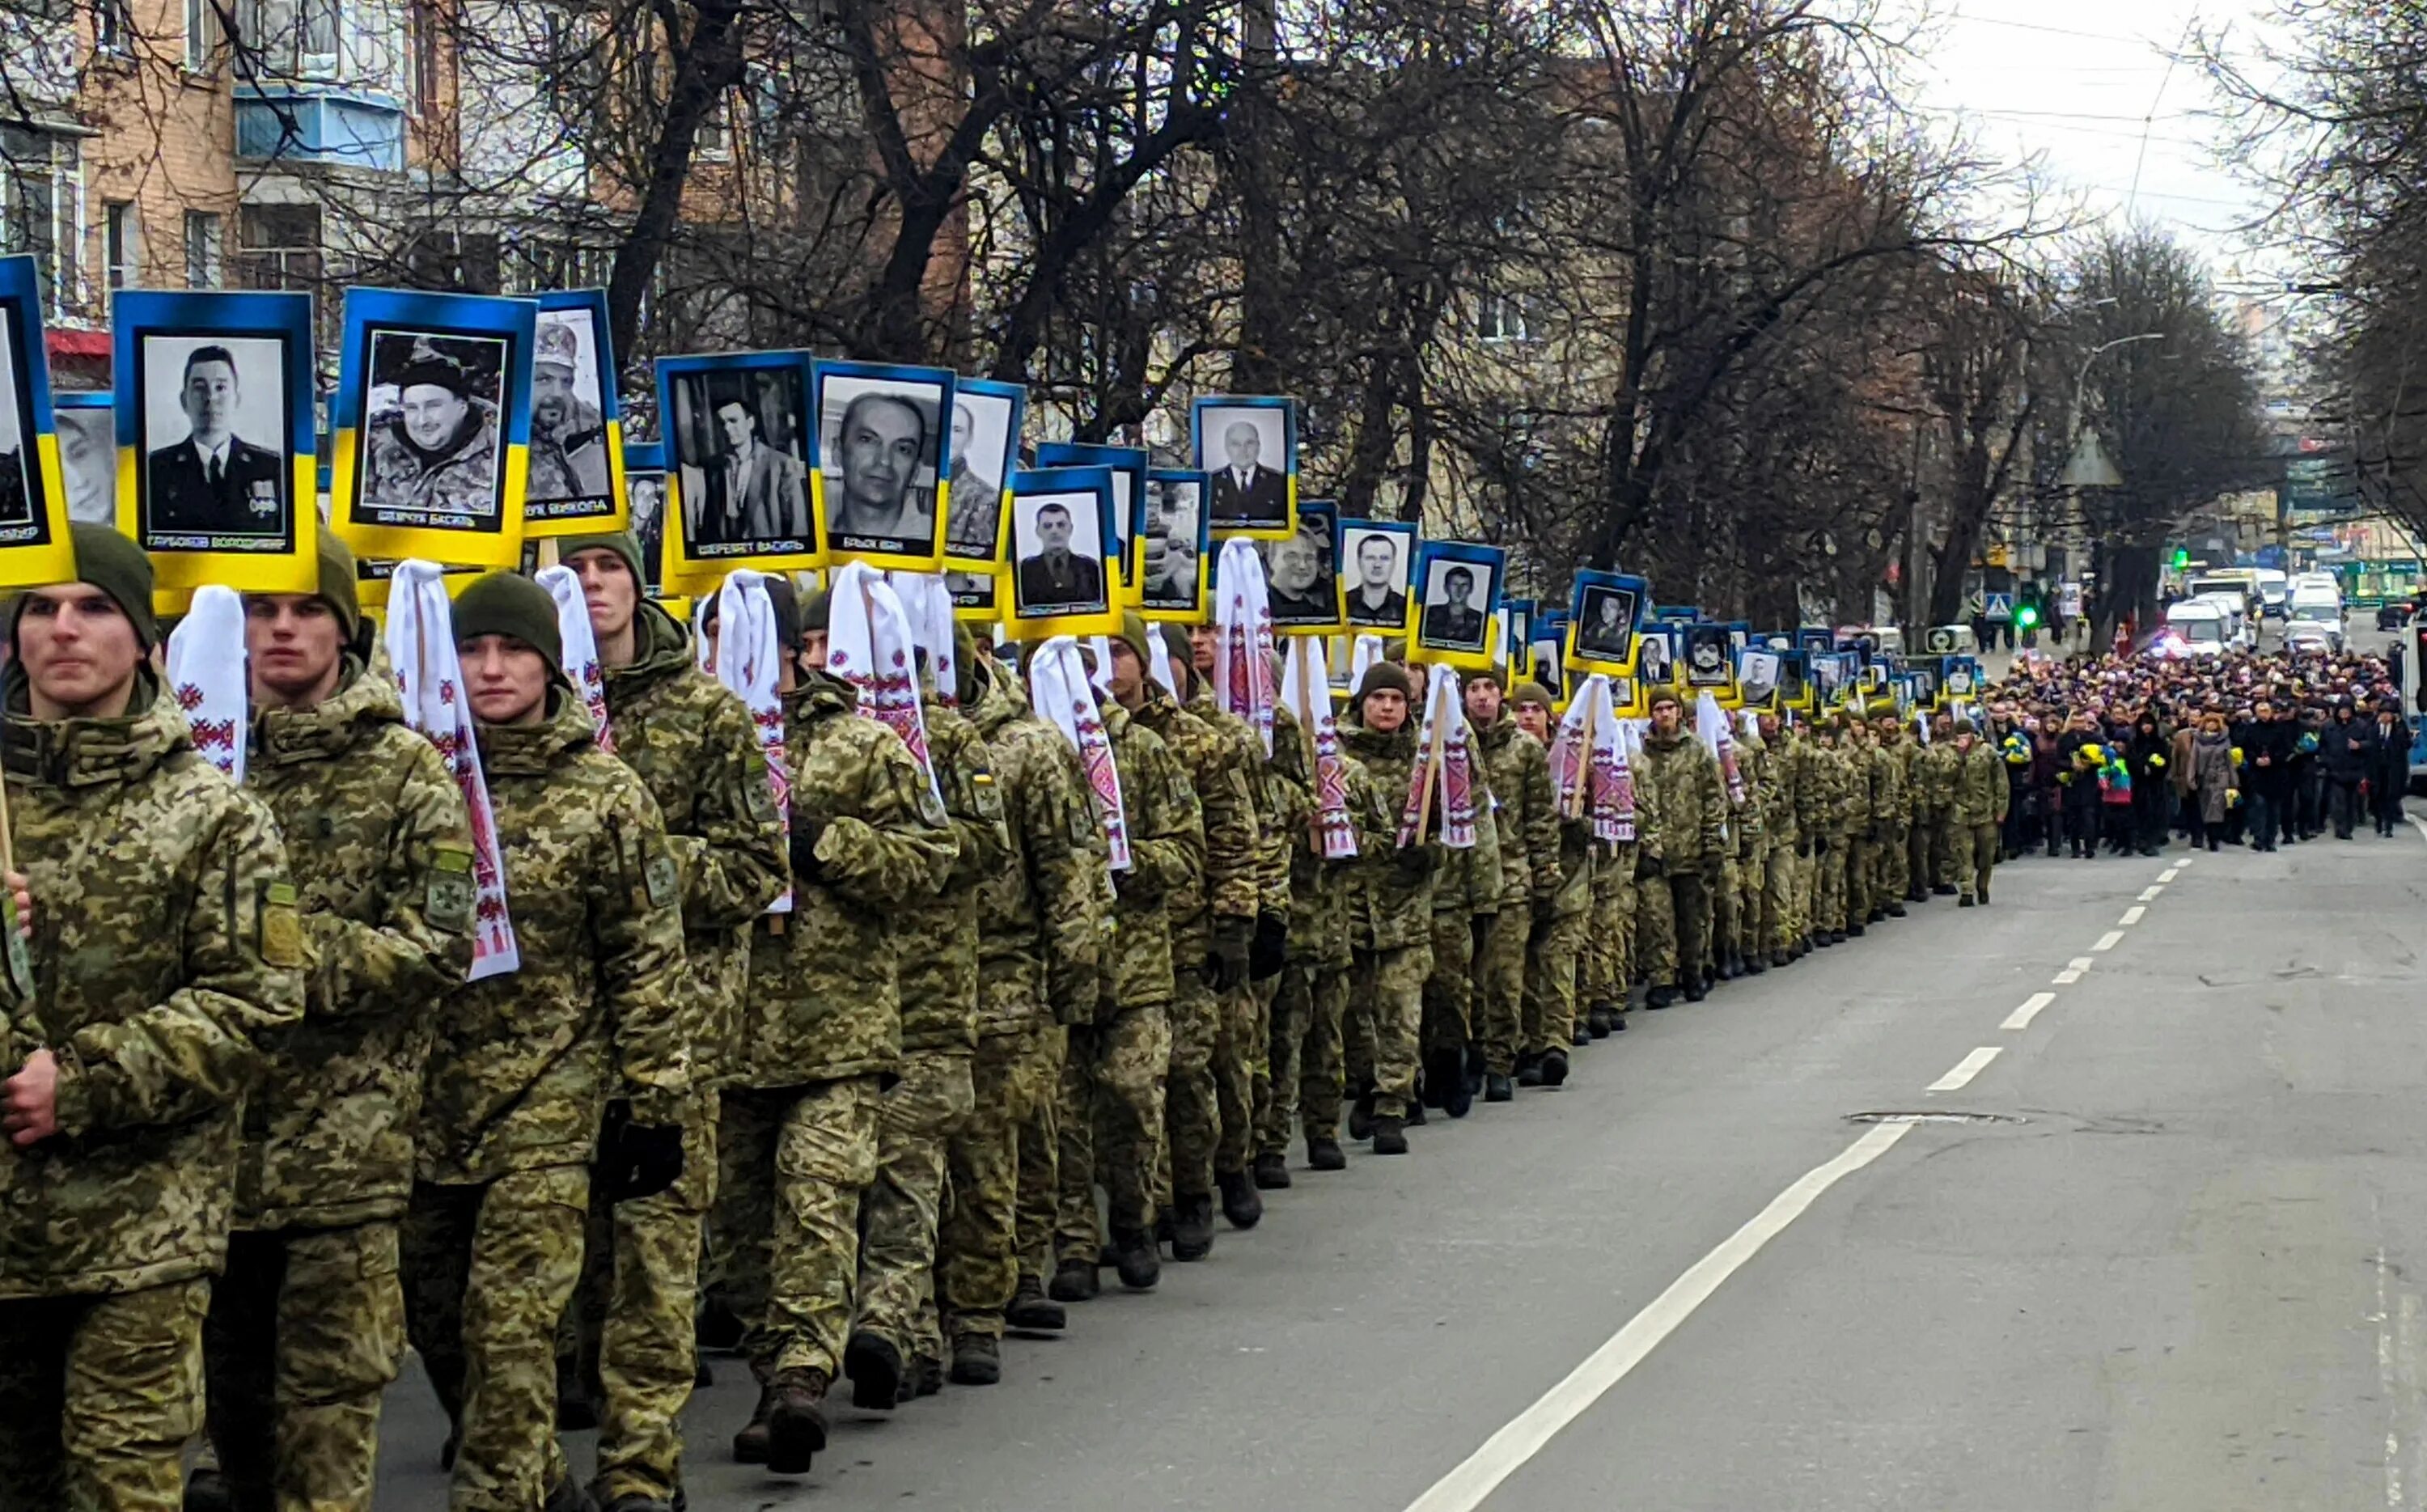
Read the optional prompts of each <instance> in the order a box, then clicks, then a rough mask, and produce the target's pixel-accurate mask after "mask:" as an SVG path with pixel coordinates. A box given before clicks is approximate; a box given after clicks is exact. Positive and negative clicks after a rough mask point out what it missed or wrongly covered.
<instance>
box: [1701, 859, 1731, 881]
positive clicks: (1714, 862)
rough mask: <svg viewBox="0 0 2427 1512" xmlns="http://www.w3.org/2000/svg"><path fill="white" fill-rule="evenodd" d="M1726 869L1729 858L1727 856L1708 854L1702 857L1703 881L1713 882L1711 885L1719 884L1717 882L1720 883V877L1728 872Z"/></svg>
mask: <svg viewBox="0 0 2427 1512" xmlns="http://www.w3.org/2000/svg"><path fill="white" fill-rule="evenodd" d="M1726 871H1727V858H1726V857H1724V856H1717V855H1706V856H1704V857H1702V881H1703V882H1705V883H1707V884H1711V885H1717V884H1718V880H1719V878H1720V877H1721V876H1723V875H1725V874H1726Z"/></svg>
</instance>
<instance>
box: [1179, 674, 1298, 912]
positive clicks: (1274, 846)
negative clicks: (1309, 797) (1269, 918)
mask: <svg viewBox="0 0 2427 1512" xmlns="http://www.w3.org/2000/svg"><path fill="white" fill-rule="evenodd" d="M1181 707H1183V708H1185V709H1187V710H1188V712H1190V713H1191V714H1194V715H1196V716H1197V718H1198V719H1200V720H1203V721H1204V722H1205V723H1208V724H1211V725H1212V726H1214V733H1215V734H1217V735H1219V736H1220V737H1221V738H1222V740H1223V742H1224V748H1225V749H1226V750H1227V751H1228V752H1229V759H1230V762H1231V764H1232V765H1234V766H1236V767H1237V768H1238V770H1239V771H1240V772H1244V773H1246V786H1247V796H1248V798H1249V800H1250V801H1251V802H1252V804H1253V806H1254V813H1253V815H1252V816H1251V817H1252V818H1253V820H1254V821H1255V826H1256V852H1255V865H1254V867H1253V868H1252V869H1251V870H1250V873H1249V874H1250V877H1251V879H1252V882H1253V886H1254V888H1255V912H1256V913H1259V914H1276V915H1279V916H1280V917H1281V918H1283V919H1286V918H1288V917H1289V902H1290V844H1289V836H1288V835H1287V834H1286V833H1284V831H1283V826H1282V823H1281V819H1282V813H1281V810H1282V805H1284V804H1286V803H1287V801H1288V800H1287V796H1286V795H1285V794H1284V793H1282V792H1281V791H1279V789H1278V788H1277V786H1276V784H1277V782H1278V781H1279V777H1278V774H1277V773H1276V772H1275V771H1274V768H1273V763H1274V762H1275V761H1276V760H1278V759H1279V755H1280V722H1281V720H1282V719H1283V718H1284V717H1286V716H1287V714H1288V711H1287V710H1286V709H1279V708H1276V709H1275V710H1274V711H1273V755H1272V756H1265V755H1264V746H1263V742H1262V740H1259V739H1258V738H1257V736H1256V732H1255V730H1254V729H1253V728H1252V727H1251V726H1250V725H1249V724H1248V723H1247V722H1246V720H1243V719H1241V718H1240V717H1239V716H1238V715H1236V714H1226V713H1224V712H1222V710H1221V709H1219V708H1216V707H1214V693H1213V690H1212V689H1211V688H1209V687H1208V686H1207V685H1206V682H1205V679H1204V678H1202V677H1193V678H1191V679H1190V680H1189V684H1188V701H1187V702H1186V703H1185V704H1183V705H1181ZM1292 724H1293V727H1295V720H1293V721H1292ZM1204 796H1205V794H1204V792H1203V791H1202V790H1201V789H1200V790H1199V791H1198V793H1197V798H1198V800H1199V801H1202V800H1203V799H1204ZM1205 843H1206V846H1207V849H1208V850H1209V851H1210V850H1211V849H1212V848H1213V845H1214V816H1213V815H1212V814H1211V813H1210V812H1209V813H1208V814H1207V815H1206V816H1205ZM1228 911H1229V910H1226V909H1225V908H1224V907H1223V905H1222V902H1221V901H1220V898H1219V896H1218V893H1217V896H1216V899H1215V902H1214V912H1215V913H1217V914H1219V913H1224V912H1228Z"/></svg>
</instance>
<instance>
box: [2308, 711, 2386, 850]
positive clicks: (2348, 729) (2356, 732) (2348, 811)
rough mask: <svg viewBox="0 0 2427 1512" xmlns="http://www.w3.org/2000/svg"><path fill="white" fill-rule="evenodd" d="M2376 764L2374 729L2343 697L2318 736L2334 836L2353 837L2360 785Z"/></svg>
mask: <svg viewBox="0 0 2427 1512" xmlns="http://www.w3.org/2000/svg"><path fill="white" fill-rule="evenodd" d="M2375 764H2376V735H2375V732H2374V731H2372V730H2370V728H2369V726H2367V725H2366V724H2363V723H2360V721H2359V718H2358V710H2356V709H2354V707H2352V703H2351V700H2350V699H2348V698H2346V699H2343V700H2342V701H2340V702H2339V703H2337V704H2336V705H2335V717H2334V718H2333V719H2332V720H2331V721H2329V722H2328V723H2327V725H2326V727H2325V730H2324V732H2323V733H2322V734H2321V735H2320V736H2319V737H2318V765H2319V767H2320V769H2321V770H2322V771H2323V772H2325V774H2326V812H2327V815H2328V816H2329V817H2330V818H2332V819H2333V821H2334V825H2335V838H2336V839H2338V840H2348V839H2350V838H2351V837H2352V825H2353V822H2354V821H2355V820H2357V819H2358V817H2359V808H2360V785H2361V784H2362V783H2364V782H2366V781H2367V780H2368V775H2369V770H2370V768H2371V767H2373V766H2374V765H2375Z"/></svg>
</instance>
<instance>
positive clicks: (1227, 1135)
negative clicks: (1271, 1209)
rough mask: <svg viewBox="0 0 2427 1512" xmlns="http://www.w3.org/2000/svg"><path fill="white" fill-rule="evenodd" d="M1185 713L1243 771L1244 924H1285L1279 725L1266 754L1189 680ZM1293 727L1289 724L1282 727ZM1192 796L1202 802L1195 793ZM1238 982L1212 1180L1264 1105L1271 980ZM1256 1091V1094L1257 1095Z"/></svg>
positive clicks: (1219, 1050)
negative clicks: (1205, 727)
mask: <svg viewBox="0 0 2427 1512" xmlns="http://www.w3.org/2000/svg"><path fill="white" fill-rule="evenodd" d="M1186 707H1187V709H1188V712H1190V713H1191V714H1194V715H1196V716H1197V718H1198V719H1200V720H1203V721H1204V722H1205V723H1208V724H1210V725H1212V726H1214V730H1215V731H1216V732H1217V733H1218V734H1219V735H1221V737H1222V738H1223V740H1225V741H1226V742H1227V744H1228V756H1227V759H1228V760H1229V761H1230V763H1231V764H1232V765H1233V766H1234V767H1236V768H1237V770H1238V771H1239V772H1242V773H1244V774H1245V780H1246V788H1247V796H1248V800H1249V804H1250V810H1251V811H1250V815H1249V818H1250V819H1251V821H1253V823H1254V825H1255V830H1256V834H1255V852H1254V854H1253V857H1252V864H1251V865H1250V867H1249V868H1248V873H1247V875H1248V879H1249V883H1250V885H1251V886H1252V889H1253V895H1254V908H1255V912H1254V913H1253V914H1251V915H1249V916H1248V921H1249V923H1250V924H1253V923H1255V922H1256V921H1257V920H1258V919H1262V918H1264V917H1270V918H1273V919H1279V921H1281V922H1282V923H1284V924H1286V923H1287V922H1288V920H1289V892H1290V860H1289V838H1288V837H1287V835H1286V834H1284V833H1283V832H1282V830H1281V818H1280V810H1279V803H1280V802H1281V800H1280V798H1279V794H1278V793H1277V792H1276V791H1275V789H1274V783H1275V778H1274V775H1273V763H1274V761H1275V760H1276V759H1278V755H1279V745H1280V741H1279V728H1278V727H1279V726H1281V722H1280V720H1279V718H1278V717H1276V719H1275V721H1274V723H1275V724H1276V726H1277V729H1276V733H1275V740H1274V751H1275V755H1274V756H1265V755H1264V751H1263V745H1262V741H1260V740H1258V739H1257V737H1256V733H1255V731H1254V730H1253V729H1251V728H1250V727H1249V726H1248V724H1247V722H1246V720H1243V719H1241V718H1240V717H1239V716H1237V715H1236V714H1226V713H1224V712H1222V711H1221V710H1220V709H1218V708H1216V707H1214V694H1213V691H1212V689H1211V688H1209V687H1208V686H1207V684H1206V682H1205V680H1204V679H1203V678H1201V677H1198V678H1192V679H1191V680H1190V683H1189V693H1188V703H1187V705H1186ZM1285 727H1286V728H1287V729H1288V730H1290V731H1293V732H1294V731H1295V729H1296V723H1295V720H1293V721H1291V722H1290V723H1288V725H1287V726H1285ZM1198 796H1199V797H1200V798H1201V797H1203V793H1202V792H1201V791H1200V792H1199V794H1198ZM1205 840H1206V846H1207V850H1208V852H1209V864H1211V857H1210V853H1211V851H1212V850H1213V845H1214V816H1213V813H1212V812H1211V810H1210V809H1209V810H1208V812H1207V814H1206V816H1205ZM1274 980H1275V979H1272V978H1266V979H1265V980H1264V981H1262V982H1261V983H1259V982H1243V983H1241V984H1239V985H1237V986H1236V987H1234V988H1232V989H1231V990H1230V991H1229V992H1227V993H1224V994H1222V995H1221V1000H1220V1019H1219V1023H1218V1029H1217V1032H1216V1033H1215V1035H1214V1112H1215V1114H1216V1115H1217V1119H1216V1121H1217V1123H1218V1124H1219V1126H1220V1134H1219V1137H1218V1138H1217V1139H1216V1141H1215V1143H1214V1176H1215V1179H1216V1180H1217V1181H1218V1180H1219V1179H1220V1178H1222V1177H1224V1176H1227V1175H1230V1174H1231V1173H1233V1172H1244V1171H1245V1170H1246V1168H1247V1162H1248V1160H1249V1158H1250V1157H1252V1156H1253V1155H1254V1154H1255V1133H1256V1117H1257V1111H1258V1109H1259V1107H1260V1106H1261V1105H1262V1103H1263V1102H1265V1101H1268V1100H1270V1098H1271V1096H1272V1093H1271V1062H1270V1056H1269V1049H1268V1046H1269V1041H1270V1036H1271V1030H1270V1013H1271V1005H1272V998H1273V982H1274ZM1259 1089H1261V1091H1260V1090H1259Z"/></svg>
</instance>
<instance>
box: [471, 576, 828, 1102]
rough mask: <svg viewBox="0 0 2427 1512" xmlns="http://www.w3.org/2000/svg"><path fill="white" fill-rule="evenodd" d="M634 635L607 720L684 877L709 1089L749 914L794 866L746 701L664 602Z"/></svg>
mask: <svg viewBox="0 0 2427 1512" xmlns="http://www.w3.org/2000/svg"><path fill="white" fill-rule="evenodd" d="M632 633H633V642H634V644H633V651H634V653H635V654H634V656H633V658H632V659H631V661H629V662H628V663H627V664H625V665H624V666H621V667H610V668H608V669H607V671H606V683H607V721H608V723H609V725H610V726H611V728H612V729H613V731H614V736H615V755H616V756H619V757H621V758H622V759H623V762H624V764H625V765H626V766H627V767H630V768H631V769H632V770H633V771H634V772H638V773H639V774H640V778H641V785H642V786H643V787H644V788H646V789H649V796H650V797H652V798H654V799H656V800H657V801H658V811H659V813H660V814H661V815H663V816H664V818H665V825H666V850H667V851H668V852H669V853H670V854H672V855H673V856H674V858H675V870H676V872H678V873H679V874H680V875H681V877H682V916H683V946H684V954H685V958H686V961H687V963H688V965H687V968H686V969H687V972H688V974H689V976H690V978H691V993H690V1003H689V1006H690V1008H691V1010H692V1024H693V1028H692V1084H693V1085H694V1086H696V1087H699V1088H701V1089H703V1090H705V1089H707V1088H709V1087H712V1086H714V1085H716V1084H717V1083H718V1082H719V1081H721V1080H722V1079H723V1077H724V1071H725V1062H726V1060H727V1059H728V1058H729V1056H730V1054H731V1050H732V1045H733V1034H734V1026H735V1023H736V1021H737V1020H738V1018H739V1017H740V1015H741V996H742V991H743V984H744V982H745V980H746V978H747V976H748V972H749V966H750V945H749V935H748V934H747V931H748V929H749V927H750V923H751V921H752V920H753V919H757V917H758V916H759V915H760V914H762V913H764V912H766V909H767V905H768V904H769V903H772V902H774V901H775V900H776V899H777V898H778V897H780V896H781V895H782V894H783V891H784V885H785V883H786V882H788V881H790V876H791V869H790V862H789V861H787V860H786V859H785V856H784V827H783V823H782V821H780V820H778V819H777V818H776V816H775V791H774V787H773V785H772V784H770V783H769V781H768V777H767V757H766V755H765V754H764V752H763V751H762V750H761V748H760V746H759V744H758V731H757V726H756V725H755V724H754V723H752V722H751V719H750V707H749V706H748V705H746V704H744V703H742V702H741V696H740V695H739V694H737V693H735V692H734V691H732V690H731V689H729V688H727V687H725V685H724V684H723V683H721V682H718V681H717V680H716V679H715V678H714V677H711V676H709V675H708V674H706V673H704V672H702V671H700V670H699V667H698V666H697V664H696V663H695V662H694V661H693V660H692V641H691V632H690V631H689V630H686V629H685V628H683V626H680V625H677V624H676V623H675V619H674V616H672V615H671V614H668V613H667V612H666V611H665V610H663V609H661V608H660V607H659V606H658V605H656V604H654V603H648V602H643V604H642V605H641V606H640V609H639V610H638V611H637V613H636V614H635V615H634V617H633V622H632ZM509 885H510V886H511V879H509Z"/></svg>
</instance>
